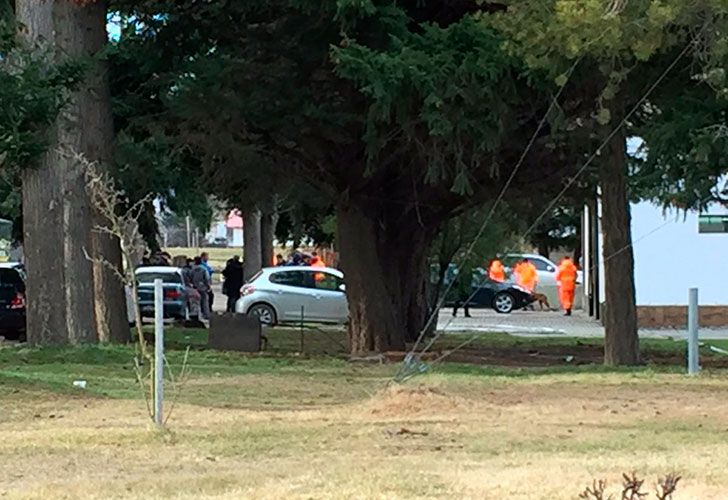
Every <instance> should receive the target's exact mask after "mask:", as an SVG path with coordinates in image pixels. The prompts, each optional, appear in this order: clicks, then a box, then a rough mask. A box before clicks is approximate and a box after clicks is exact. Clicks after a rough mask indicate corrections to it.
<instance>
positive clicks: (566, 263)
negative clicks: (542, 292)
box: [556, 257, 577, 290]
mask: <svg viewBox="0 0 728 500" xmlns="http://www.w3.org/2000/svg"><path fill="white" fill-rule="evenodd" d="M576 275H577V270H576V266H575V265H574V262H573V261H572V260H571V259H570V258H568V257H566V258H565V259H564V260H562V261H561V264H560V265H559V270H558V271H557V272H556V281H558V282H559V283H560V284H561V289H562V290H574V289H575V288H576Z"/></svg>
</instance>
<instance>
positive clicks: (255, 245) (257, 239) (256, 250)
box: [243, 210, 263, 281]
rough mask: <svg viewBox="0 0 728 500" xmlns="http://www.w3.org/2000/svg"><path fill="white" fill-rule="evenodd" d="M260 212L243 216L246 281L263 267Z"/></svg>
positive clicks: (251, 212) (249, 212)
mask: <svg viewBox="0 0 728 500" xmlns="http://www.w3.org/2000/svg"><path fill="white" fill-rule="evenodd" d="M260 229H261V228H260V212H259V211H257V210H249V211H246V212H245V213H244V214H243V251H244V260H243V278H244V279H245V280H246V281H247V280H249V279H250V278H252V277H253V276H255V273H257V272H258V271H260V270H261V269H262V267H263V261H262V260H261V251H260V249H261V247H262V243H261V241H262V238H261V234H260V233H261V231H260Z"/></svg>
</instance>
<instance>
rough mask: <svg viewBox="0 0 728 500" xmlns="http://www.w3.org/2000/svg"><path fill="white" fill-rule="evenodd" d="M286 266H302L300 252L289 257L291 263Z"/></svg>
mask: <svg viewBox="0 0 728 500" xmlns="http://www.w3.org/2000/svg"><path fill="white" fill-rule="evenodd" d="M286 265H288V266H302V265H303V255H301V252H299V251H295V252H293V255H292V256H291V261H290V262H289V263H288V264H286Z"/></svg>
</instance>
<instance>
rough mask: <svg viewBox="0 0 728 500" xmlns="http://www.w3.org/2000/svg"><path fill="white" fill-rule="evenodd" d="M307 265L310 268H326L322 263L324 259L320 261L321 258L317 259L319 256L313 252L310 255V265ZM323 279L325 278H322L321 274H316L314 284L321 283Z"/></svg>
mask: <svg viewBox="0 0 728 500" xmlns="http://www.w3.org/2000/svg"><path fill="white" fill-rule="evenodd" d="M309 265H310V266H311V267H326V262H324V259H322V258H321V257H319V254H318V253H316V252H313V253H312V254H311V264H309ZM325 277H326V276H324V274H323V273H316V274H315V275H314V279H315V280H316V282H319V281H323V279H324V278H325Z"/></svg>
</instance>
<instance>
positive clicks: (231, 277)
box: [222, 255, 243, 312]
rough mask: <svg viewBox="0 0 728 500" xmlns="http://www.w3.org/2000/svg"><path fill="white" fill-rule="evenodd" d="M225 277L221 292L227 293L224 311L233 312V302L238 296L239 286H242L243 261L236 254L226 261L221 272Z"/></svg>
mask: <svg viewBox="0 0 728 500" xmlns="http://www.w3.org/2000/svg"><path fill="white" fill-rule="evenodd" d="M222 276H223V277H224V278H225V283H224V288H225V290H224V291H223V293H224V294H225V295H227V298H228V299H227V308H226V309H225V311H226V312H235V303H236V302H237V301H238V299H239V298H240V288H241V287H242V286H243V263H242V262H240V257H239V256H238V255H236V256H234V257H233V258H232V259H230V260H229V261H228V262H227V266H225V269H224V270H223V272H222Z"/></svg>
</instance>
